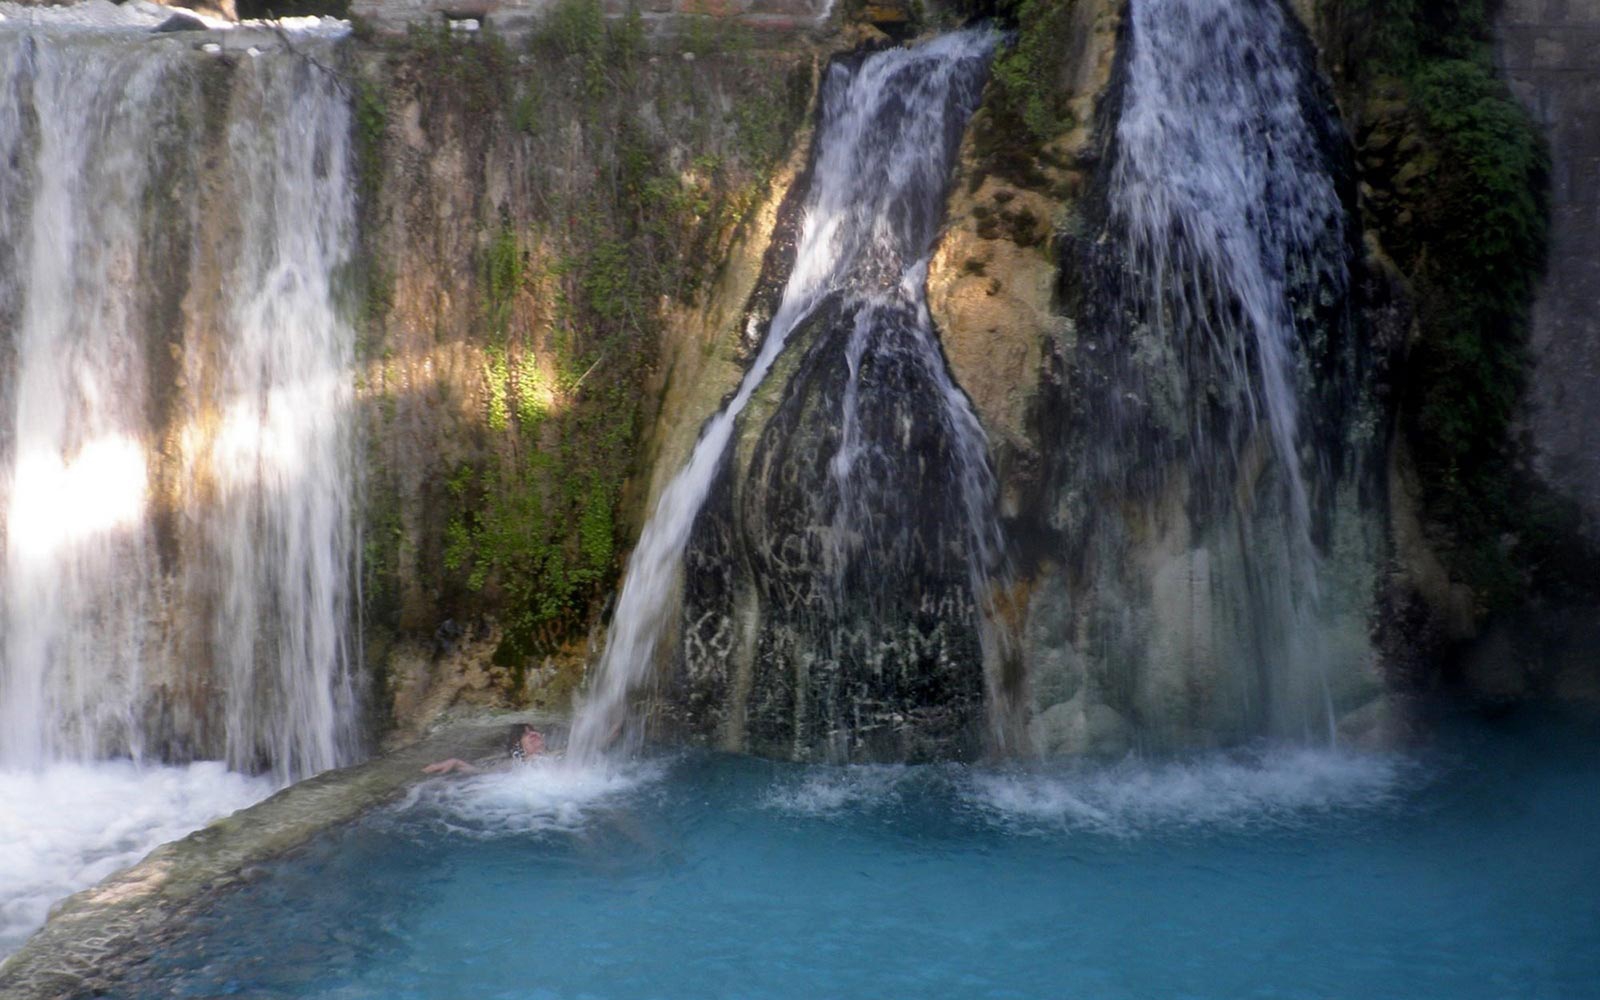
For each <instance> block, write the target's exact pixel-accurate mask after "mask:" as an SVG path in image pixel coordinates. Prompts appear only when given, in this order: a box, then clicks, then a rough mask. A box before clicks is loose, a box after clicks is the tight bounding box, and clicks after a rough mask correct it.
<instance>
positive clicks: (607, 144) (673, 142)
mask: <svg viewBox="0 0 1600 1000" xmlns="http://www.w3.org/2000/svg"><path fill="white" fill-rule="evenodd" d="M703 27H705V28H706V29H707V30H705V31H701V32H700V33H699V34H696V35H694V36H693V37H690V38H687V39H680V40H679V42H678V43H677V44H678V45H679V46H687V47H688V50H689V51H694V52H695V54H696V58H695V59H694V60H685V59H682V58H680V57H679V52H678V51H677V50H671V51H657V52H652V50H651V49H650V47H649V44H648V42H647V39H646V36H645V31H644V24H643V21H642V19H641V17H640V16H639V14H638V12H637V11H634V12H631V13H630V14H629V15H627V16H625V17H619V18H610V19H608V18H606V17H604V16H603V14H602V8H601V6H600V4H599V2H598V0H559V2H558V3H557V4H556V5H555V6H554V7H553V8H552V9H551V10H550V12H549V14H548V16H547V18H546V20H545V22H544V23H543V24H542V26H540V27H539V28H538V29H537V30H535V31H534V32H532V33H531V34H530V36H529V38H528V40H527V42H526V45H525V47H521V48H513V47H512V46H510V45H508V44H507V43H506V42H504V41H503V40H502V39H499V38H497V37H496V36H495V35H494V34H493V33H491V32H487V31H486V32H480V33H478V34H477V35H475V36H474V35H466V34H463V33H460V32H456V33H452V32H449V31H448V30H444V29H437V30H435V29H427V30H413V31H412V32H411V33H410V34H409V35H408V36H407V37H406V38H405V39H404V40H403V41H397V42H393V43H390V45H389V49H388V52H387V53H386V59H387V64H386V67H385V69H384V71H383V72H384V73H385V74H387V77H386V78H387V79H388V80H389V89H388V97H389V99H388V102H387V104H388V105H392V106H393V107H394V108H396V109H399V108H401V107H403V106H404V105H405V104H407V103H410V102H416V104H417V105H418V106H419V110H420V127H421V128H422V129H423V131H424V133H425V134H426V135H427V137H428V140H427V141H428V142H429V143H430V144H438V145H440V146H441V147H448V148H450V149H451V153H452V155H456V156H459V157H461V159H462V161H463V162H464V165H465V169H466V170H467V171H469V173H468V175H467V177H466V178H465V180H466V181H467V183H468V184H469V185H470V186H471V190H472V191H473V192H474V197H475V198H476V199H478V204H477V211H476V216H475V217H476V219H477V222H476V223H471V222H469V223H468V224H469V225H474V224H475V225H476V226H477V227H478V228H477V236H476V240H475V249H474V251H473V254H472V259H471V260H470V261H469V262H465V263H464V265H463V266H462V267H461V268H460V271H459V276H460V278H461V279H462V280H464V281H466V282H470V285H471V288H470V292H471V295H472V303H471V308H470V309H464V310H461V311H460V313H458V314H457V315H462V314H466V315H470V320H468V322H470V324H471V329H469V330H459V329H454V328H452V326H451V324H452V323H456V322H459V321H456V320H451V319H449V318H448V317H447V316H446V315H445V314H444V313H443V312H442V311H441V313H440V315H439V316H438V317H420V316H410V317H408V318H407V321H408V322H409V323H410V324H411V325H412V327H413V328H416V327H418V326H425V325H426V324H427V323H428V322H430V321H431V322H433V323H434V324H436V326H435V330H434V332H433V336H434V337H435V338H436V339H437V340H438V341H439V342H445V341H449V340H464V341H465V342H466V343H467V344H470V345H471V346H472V348H473V349H474V350H475V351H476V352H477V356H478V357H479V358H480V362H479V365H480V367H479V368H478V369H477V371H476V372H475V375H476V376H477V377H478V378H477V380H476V382H470V381H469V383H468V384H467V385H460V383H459V382H448V381H446V382H441V384H440V385H438V386H437V387H435V388H433V389H432V390H430V391H433V392H436V393H440V394H444V393H447V392H452V391H456V392H459V391H461V390H466V391H470V392H472V393H473V394H474V395H473V396H472V397H471V399H470V401H459V400H452V401H450V403H449V405H451V406H454V405H456V403H457V402H458V401H459V402H460V403H461V405H462V406H463V407H464V408H466V409H467V410H468V411H469V413H470V416H469V426H468V427H467V428H466V429H464V430H463V431H461V432H458V433H459V434H461V435H464V436H465V437H466V438H468V440H464V441H463V440H455V439H453V440H452V441H450V442H448V444H449V446H450V448H451V449H452V450H451V452H450V454H451V457H450V458H448V459H444V460H443V461H441V462H440V465H439V466H433V467H432V468H433V469H434V470H435V471H433V472H432V473H431V475H432V477H433V478H432V479H431V481H430V482H429V484H428V485H427V486H426V487H425V488H424V489H425V495H426V497H427V498H428V499H425V500H423V501H421V502H423V503H425V505H427V510H426V511H425V512H424V514H423V516H422V517H421V518H418V519H416V521H420V527H419V528H418V529H415V530H420V532H421V534H422V537H419V538H416V539H413V540H410V542H409V549H408V552H409V556H408V557H410V558H415V559H417V560H427V559H428V557H429V555H430V554H431V555H432V557H433V563H432V564H431V565H428V567H427V569H426V572H425V574H423V575H425V576H426V578H427V579H428V581H429V584H430V587H432V586H434V585H435V582H437V584H438V585H439V586H440V591H439V593H438V595H437V598H436V600H437V603H438V611H437V613H438V614H439V616H440V617H444V616H451V617H455V618H457V619H458V620H470V619H472V618H475V617H477V616H478V615H479V614H483V613H489V614H493V615H494V616H495V617H496V618H497V619H498V620H499V622H500V624H501V625H502V627H503V629H502V635H503V638H502V641H501V645H500V648H499V650H498V651H497V653H496V657H495V658H496V661H497V662H498V663H500V664H501V665H503V666H507V667H509V668H510V671H509V674H510V676H511V678H512V683H513V685H515V684H517V683H519V682H520V678H521V676H522V672H523V670H524V669H525V668H526V666H527V664H528V662H529V661H530V659H531V658H532V657H535V656H542V655H545V654H547V653H551V652H554V651H556V650H558V649H561V648H563V647H567V646H570V645H571V644H572V643H573V642H574V641H575V640H578V639H581V638H582V637H583V636H584V635H585V634H586V632H587V629H588V627H589V624H590V623H591V622H592V621H593V617H594V614H595V610H596V608H597V605H598V601H599V600H600V599H601V598H602V597H603V596H604V595H605V594H606V593H608V592H609V591H610V589H611V588H612V587H613V586H614V584H615V581H616V575H617V572H618V570H619V569H620V566H619V556H618V553H619V547H620V546H621V544H622V543H623V542H624V539H623V538H622V537H621V535H620V532H621V530H622V529H621V527H620V524H619V519H620V516H621V510H620V505H621V504H622V503H623V502H624V494H625V484H626V483H627V482H628V480H629V478H630V477H631V476H633V475H635V474H636V473H637V472H639V471H640V470H639V469H637V468H636V464H635V463H636V456H637V450H638V443H639V437H640V433H641V429H642V425H643V421H644V417H645V408H646V407H647V406H648V405H649V402H648V400H647V399H646V389H645V387H646V384H647V380H648V379H650V377H651V373H652V370H653V367H654V364H655V361H656V351H657V345H658V342H659V340H660V336H661V331H662V322H663V318H664V317H663V305H664V304H668V303H674V302H675V303H680V304H688V303H691V302H692V301H693V300H694V299H695V297H696V296H697V295H698V294H699V293H700V290H701V289H702V288H703V287H704V286H705V285H706V283H707V280H708V279H709V277H710V276H711V275H712V274H713V273H714V268H715V267H716V266H717V262H718V261H720V260H721V259H722V258H723V256H724V255H725V254H726V250H727V247H728V245H729V242H730V241H731V239H732V237H733V234H734V231H735V230H736V228H737V227H738V225H739V224H740V223H741V222H742V221H743V219H744V218H745V216H746V215H747V214H748V213H749V211H750V209H751V208H753V207H754V206H755V205H756V204H758V203H759V201H760V200H761V197H762V195H763V194H764V192H765V190H766V187H767V184H768V182H769V180H770V178H771V176H772V173H773V171H774V170H775V169H776V167H777V166H778V164H779V163H780V162H781V160H782V159H783V157H785V156H786V155H787V153H788V151H789V148H790V146H791V144H792V142H793V138H794V135H795V133H796V131H797V130H798V128H799V126H800V124H801V121H802V119H803V117H804V114H805V112H806V109H807V107H808V104H809V99H810V94H811V89H812V86H813V81H812V79H811V74H812V69H811V64H810V60H809V59H807V58H804V57H794V56H785V57H779V58H774V57H771V56H762V55H761V54H759V53H754V52H752V51H751V50H750V49H749V47H748V46H747V45H746V44H745V43H744V41H743V40H741V39H739V38H736V37H734V36H732V35H729V34H728V32H727V31H725V30H723V29H720V28H716V29H715V30H712V29H711V26H703ZM735 43H737V45H738V47H737V49H736V50H735V51H729V49H728V46H729V45H731V44H735ZM774 65H777V66H780V67H781V68H782V71H781V72H776V73H775V72H773V68H774ZM363 93H364V92H363ZM385 107H386V102H384V101H382V100H380V95H379V93H378V92H377V91H374V92H373V93H372V95H371V97H370V100H369V99H368V97H365V96H361V97H359V98H358V111H357V126H356V127H357V129H358V130H359V132H360V133H361V134H363V135H366V134H367V133H370V134H371V135H372V136H374V137H375V139H376V140H377V141H376V142H374V144H373V145H374V146H375V147H379V148H380V150H381V147H382V146H383V144H384V143H385V142H387V143H389V144H390V146H391V149H392V146H393V144H395V143H398V142H399V141H400V140H399V137H398V136H394V135H388V134H387V133H388V132H389V131H391V129H389V127H388V121H389V117H390V113H389V112H387V111H386V110H385ZM394 114H395V115H396V116H398V115H399V112H398V111H396V112H394ZM365 141H366V140H364V139H363V142H365ZM491 160H492V162H493V166H490V165H489V164H490V163H491ZM362 162H363V164H365V163H366V160H365V159H363V161H362ZM373 162H374V163H375V164H376V166H375V168H374V169H375V171H376V172H375V174H374V176H375V178H376V184H375V186H374V187H372V188H370V189H369V188H368V187H367V186H366V183H365V180H364V181H363V189H362V190H363V194H364V198H365V199H366V200H375V201H379V202H382V201H384V200H385V199H390V198H393V199H403V198H406V197H408V194H407V192H408V191H409V190H411V188H414V187H415V186H416V185H418V184H424V183H428V180H427V177H426V174H425V173H422V172H418V173H415V174H405V173H403V172H402V171H404V170H406V169H411V168H409V167H406V166H405V165H404V164H405V162H406V161H404V160H403V159H401V160H396V159H395V158H393V157H392V156H391V158H390V159H388V160H385V159H383V158H382V157H381V156H379V157H376V158H374V161H373ZM385 169H387V170H389V173H388V174H387V175H385V173H384V170H385ZM488 170H496V171H500V172H501V174H502V175H503V174H505V173H506V172H509V174H510V176H508V177H503V178H502V180H503V182H502V183H501V184H499V186H498V187H497V188H496V190H497V192H498V193H496V194H494V195H493V196H492V197H495V198H498V199H500V200H498V201H495V202H493V203H491V202H490V201H489V199H490V197H491V195H490V194H488V193H487V188H488V187H489V185H487V184H484V183H481V182H480V181H481V179H482V178H481V175H478V174H475V173H472V172H473V171H488ZM363 177H365V173H363ZM385 183H388V184H391V185H393V184H399V185H400V190H396V191H389V190H384V189H383V185H384V184H385ZM408 185H409V186H410V187H408ZM364 213H365V217H369V218H373V219H386V218H389V216H387V215H386V214H385V213H384V212H382V211H379V210H375V209H374V208H372V207H371V206H370V205H369V206H367V207H366V208H365V209H364ZM413 224H415V221H414V222H413ZM428 224H430V225H431V224H433V223H432V222H431V221H430V222H429V223H428ZM456 225H460V222H459V221H458V222H457V223H456ZM429 238H431V237H429ZM439 266H440V274H441V275H448V274H449V273H450V264H449V262H441V263H440V265H439ZM402 280H403V279H402ZM455 297H456V298H457V299H459V296H455ZM392 298H393V295H392V293H389V294H388V296H387V298H386V299H385V301H386V302H387V301H390V300H392ZM410 308H411V309H413V310H415V309H417V308H419V306H418V305H417V304H416V303H415V302H414V301H413V302H412V303H411V304H410ZM421 308H424V309H426V308H428V306H426V305H423V306H421ZM440 308H441V310H442V308H443V306H441V307H440ZM380 325H381V320H380V319H378V318H376V317H373V316H369V326H372V327H377V326H380ZM429 406H430V407H442V402H430V403H429ZM417 460H418V461H422V462H431V461H433V459H432V457H431V456H418V459H417ZM384 474H386V473H385V472H384V470H380V476H379V478H380V479H381V478H382V476H383V475H384ZM398 523H399V522H398V521H396V524H398ZM408 523H415V522H408ZM372 541H373V544H374V545H377V546H380V547H384V548H385V550H386V551H387V549H388V548H392V547H393V546H396V545H401V544H406V543H403V542H401V541H397V540H395V539H393V538H391V537H390V536H388V535H387V534H384V535H382V536H381V537H377V538H374V539H373V540H372ZM378 555H380V553H372V554H371V557H369V558H376V557H377V556H378ZM384 565H385V566H388V565H390V563H388V562H387V560H385V561H384ZM441 566H442V567H443V570H444V572H443V573H442V574H441V573H440V571H439V568H440V567H441ZM395 572H399V570H398V569H396V570H395ZM441 576H442V579H441ZM390 589H393V588H390ZM379 591H380V592H386V591H383V588H382V587H381V585H380V586H379Z"/></svg>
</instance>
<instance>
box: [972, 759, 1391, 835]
mask: <svg viewBox="0 0 1600 1000" xmlns="http://www.w3.org/2000/svg"><path fill="white" fill-rule="evenodd" d="M1421 781H1422V774H1421V769H1420V767H1419V766H1418V765H1417V763H1416V762H1415V761H1412V760H1410V759H1408V758H1405V757H1402V756H1399V755H1394V754H1363V753H1356V752H1352V751H1344V750H1338V749H1306V748H1294V749H1281V750H1273V751H1269V752H1260V753H1252V754H1243V755H1239V754H1230V755H1222V754H1218V755H1215V756H1208V757H1199V758H1193V759H1189V760H1185V761H1169V762H1161V763H1151V762H1143V761H1135V760H1128V761H1124V762H1122V763H1119V764H1114V765H1110V766H1103V767H1093V768H1084V769H1082V770H1077V769H1074V770H1071V771H1066V772H1062V771H1043V772H1010V773H996V772H987V773H985V772H974V773H973V774H972V775H971V777H970V784H969V787H968V789H967V793H966V794H967V796H968V798H969V801H970V802H971V804H972V805H973V806H975V807H976V808H977V809H978V810H979V811H980V812H981V813H982V814H983V815H985V816H986V817H987V818H988V819H989V820H991V821H992V822H995V823H998V824H1001V825H1003V826H1005V827H1008V828H1012V829H1021V830H1026V829H1029V828H1033V829H1042V830H1061V829H1068V830H1083V831H1086V832H1092V833H1100V834H1109V835H1112V836H1117V837H1134V836H1140V835H1144V834H1149V833H1164V832H1171V831H1174V830H1183V829H1200V830H1206V829H1210V830H1238V829H1249V828H1255V827H1283V826H1294V825H1299V824H1302V823H1309V822H1312V821H1315V820H1316V819H1318V818H1320V817H1326V816H1328V815H1329V814H1331V813H1340V814H1344V813H1349V812H1359V811H1365V810H1373V809H1379V808H1383V807H1385V806H1391V805H1394V804H1396V803H1398V802H1399V801H1400V800H1401V798H1402V796H1403V795H1404V793H1405V792H1407V791H1408V790H1410V789H1412V788H1414V787H1415V786H1416V785H1417V784H1418V783H1420V782H1421Z"/></svg>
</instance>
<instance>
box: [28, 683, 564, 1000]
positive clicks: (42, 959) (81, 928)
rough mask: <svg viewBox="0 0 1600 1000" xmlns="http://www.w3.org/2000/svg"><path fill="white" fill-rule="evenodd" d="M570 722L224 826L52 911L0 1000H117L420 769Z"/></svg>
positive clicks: (406, 752)
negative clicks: (138, 974)
mask: <svg viewBox="0 0 1600 1000" xmlns="http://www.w3.org/2000/svg"><path fill="white" fill-rule="evenodd" d="M520 721H531V722H533V723H534V724H535V725H550V724H559V723H562V722H563V721H564V720H562V719H560V718H559V717H557V716H553V715H548V714H530V713H527V712H517V713H511V714H499V715H493V716H483V717H479V718H477V719H473V720H470V721H464V722H460V723H457V724H455V725H452V726H451V727H450V728H448V729H445V730H442V731H440V732H437V733H434V734H433V735H431V736H429V737H427V738H426V739H423V740H420V741H418V742H416V743H413V744H411V745H410V746H407V747H404V748H402V749H399V750H396V751H394V752H392V753H389V754H385V755H383V756H381V757H377V758H374V759H372V760H369V761H367V762H365V763H362V764H356V765H354V766H352V767H346V768H340V769H339V770H335V771H328V772H325V773H323V774H319V775H317V776H316V777H314V778H310V779H308V780H306V781H302V782H300V783H299V784H296V785H291V786H289V787H288V788H285V789H283V790H282V791H280V792H278V793H277V794H275V795H273V796H272V797H271V798H268V799H266V800H265V801H262V802H259V803H257V804H256V805H253V806H251V807H250V808H248V809H241V810H239V811H238V812H236V813H234V814H233V815H231V816H225V817H223V818H221V819H218V820H216V821H214V822H212V823H211V824H209V825H208V826H205V827H203V828H201V829H199V830H196V831H195V832H194V833H191V834H190V835H189V836H187V837H184V838H183V839H181V840H175V841H173V842H171V843H168V844H163V845H162V846H160V847H158V848H156V849H155V850H153V851H151V852H150V853H149V854H148V855H146V856H145V858H144V860H143V861H140V862H139V863H138V864H136V865H134V866H133V867H131V868H127V869H125V870H123V871H121V872H118V873H117V874H115V875H112V876H111V877H110V878H108V879H106V880H105V881H103V882H101V883H100V884H98V885H95V886H92V887H90V888H88V889H85V890H83V891H82V892H79V893H77V894H76V895H73V896H69V897H67V898H66V899H65V900H62V901H61V902H60V903H58V904H56V906H55V907H54V908H53V910H52V911H51V914H50V920H49V921H48V922H47V923H46V924H45V925H44V927H42V928H40V929H39V931H38V932H37V933H35V934H34V935H33V937H32V938H30V939H28V941H27V943H26V944H24V945H23V946H22V948H21V949H20V950H18V951H17V952H16V954H14V955H12V956H11V957H10V958H8V959H6V960H5V961H4V963H3V964H0V1000H72V998H78V997H89V996H114V995H116V994H115V989H116V984H117V982H118V981H119V980H120V979H121V978H122V976H123V974H124V972H125V971H126V970H127V969H129V968H131V967H132V966H134V965H136V964H138V963H140V962H142V961H146V960H148V959H149V957H150V956H151V955H152V954H153V953H154V952H156V951H157V950H158V949H159V948H160V946H161V944H162V942H164V941H166V940H168V939H170V938H171V937H172V936H174V935H175V934H178V933H180V932H181V930H180V925H181V924H182V922H183V921H184V920H185V919H186V918H188V917H190V916H192V915H194V914H196V913H198V912H200V911H202V910H203V909H204V908H205V907H206V906H208V905H209V904H210V903H211V902H212V901H214V900H215V899H216V898H217V896H218V895H220V894H221V893H223V892H225V891H227V890H229V889H232V888H236V887H238V886H240V885H243V884H244V883H246V882H247V881H248V879H249V875H248V874H247V873H246V870H247V869H249V868H251V867H252V866H256V865H260V864H262V863H263V862H267V861H271V860H272V859H274V858H277V857H280V856H282V855H284V854H286V853H288V852H289V851H292V850H294V849H295V848H298V847H301V846H303V845H304V844H306V843H308V842H309V841H310V840H312V839H313V838H315V837H316V836H318V835H319V834H321V833H324V832H325V831H327V830H330V829H332V828H334V827H337V826H340V825H342V824H345V823H349V822H351V821H353V820H355V819H357V818H359V817H360V816H361V815H362V814H364V813H366V812H367V811H368V810H370V809H373V808H374V807H376V806H380V805H383V804H384V803H386V802H390V801H393V800H394V799H396V798H398V797H400V796H401V795H402V794H403V793H404V792H405V791H406V790H407V789H408V788H410V787H411V786H412V785H414V784H416V783H417V782H418V781H420V780H422V779H423V777H424V775H423V774H422V767H423V765H424V764H427V763H430V762H432V761H435V760H440V759H442V758H446V757H462V758H466V759H475V758H480V757H484V756H488V755H491V754H494V753H496V752H497V751H500V750H502V749H503V742H504V737H505V730H506V727H507V726H508V724H510V723H512V722H520Z"/></svg>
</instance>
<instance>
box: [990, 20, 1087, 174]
mask: <svg viewBox="0 0 1600 1000" xmlns="http://www.w3.org/2000/svg"><path fill="white" fill-rule="evenodd" d="M1074 3H1075V0H1012V2H1009V3H1006V4H1003V5H1002V9H1001V10H1000V15H1001V17H1002V19H1003V20H1004V21H1006V22H1008V23H1011V24H1013V25H1015V32H1016V37H1015V40H1014V41H1013V43H1012V44H1011V46H1010V47H1009V48H1007V49H1006V50H1005V51H1003V52H1001V53H1000V54H999V55H998V56H997V57H996V58H995V61H994V70H993V73H992V75H991V77H990V81H989V87H988V90H987V91H985V93H984V100H983V106H982V108H981V109H980V111H979V113H978V115H976V116H975V117H974V119H973V138H974V142H975V148H976V151H977V154H978V158H979V161H980V162H981V164H982V165H983V168H984V171H983V172H986V173H994V174H997V175H999V176H1001V177H1005V178H1006V179H1008V180H1010V181H1012V182H1013V183H1016V184H1020V185H1023V186H1025V187H1038V186H1040V184H1042V182H1043V181H1042V174H1041V172H1040V169H1039V161H1040V160H1041V158H1043V157H1044V156H1045V144H1046V143H1048V142H1049V141H1050V140H1051V139H1054V138H1055V137H1056V136H1058V135H1060V134H1061V133H1063V132H1065V131H1067V130H1069V129H1071V128H1072V127H1073V125H1074V124H1075V122H1074V120H1073V116H1072V112H1071V109H1070V108H1069V107H1068V106H1067V101H1066V95H1065V93H1064V88H1063V87H1062V86H1061V81H1062V79H1063V75H1064V70H1065V61H1066V59H1067V58H1068V51H1069V47H1068V46H1066V45H1064V44H1062V39H1064V38H1066V37H1067V35H1068V32H1069V31H1070V30H1072V29H1071V24H1070V21H1071V17H1072V11H1073V5H1074ZM979 179H981V178H979Z"/></svg>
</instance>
